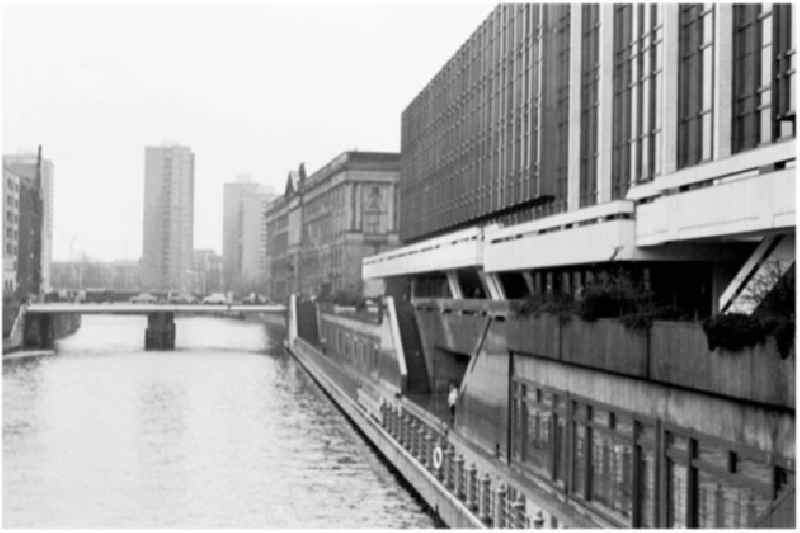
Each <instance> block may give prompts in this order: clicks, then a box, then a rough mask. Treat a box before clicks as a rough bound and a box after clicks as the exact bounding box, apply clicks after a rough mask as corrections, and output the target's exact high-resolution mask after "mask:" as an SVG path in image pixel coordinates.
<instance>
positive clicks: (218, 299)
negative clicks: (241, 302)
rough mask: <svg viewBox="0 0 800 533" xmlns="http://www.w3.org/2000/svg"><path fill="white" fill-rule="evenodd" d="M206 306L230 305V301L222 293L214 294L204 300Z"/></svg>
mask: <svg viewBox="0 0 800 533" xmlns="http://www.w3.org/2000/svg"><path fill="white" fill-rule="evenodd" d="M203 303H204V304H228V303H230V300H228V299H227V298H226V297H225V295H224V294H222V293H221V292H215V293H214V294H209V295H208V296H206V297H205V298H203Z"/></svg>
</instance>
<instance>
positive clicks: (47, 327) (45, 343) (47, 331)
mask: <svg viewBox="0 0 800 533" xmlns="http://www.w3.org/2000/svg"><path fill="white" fill-rule="evenodd" d="M38 320H39V343H38V345H39V348H43V349H47V350H50V349H52V348H53V346H55V341H56V333H55V328H54V327H53V324H54V322H55V317H54V316H53V315H39V317H38Z"/></svg>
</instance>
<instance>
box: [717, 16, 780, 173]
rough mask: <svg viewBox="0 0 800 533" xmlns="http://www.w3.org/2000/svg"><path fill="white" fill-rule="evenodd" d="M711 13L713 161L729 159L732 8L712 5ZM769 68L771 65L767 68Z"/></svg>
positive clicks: (731, 104)
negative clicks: (714, 11) (712, 28)
mask: <svg viewBox="0 0 800 533" xmlns="http://www.w3.org/2000/svg"><path fill="white" fill-rule="evenodd" d="M714 9H715V10H716V13H715V14H714V67H715V68H716V72H714V133H713V135H714V143H713V150H714V151H713V154H714V159H715V160H716V159H722V158H724V157H728V156H729V155H731V117H732V109H731V108H732V106H733V102H732V94H733V93H732V87H731V85H732V82H733V37H732V35H733V5H732V4H725V3H719V4H715V6H714ZM770 40H771V38H770ZM771 64H772V62H771V61H770V62H769V66H770V67H771ZM770 74H771V70H770ZM770 81H771V80H770ZM771 131H772V130H771V128H770V132H771Z"/></svg>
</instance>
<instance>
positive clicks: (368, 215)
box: [267, 152, 400, 298]
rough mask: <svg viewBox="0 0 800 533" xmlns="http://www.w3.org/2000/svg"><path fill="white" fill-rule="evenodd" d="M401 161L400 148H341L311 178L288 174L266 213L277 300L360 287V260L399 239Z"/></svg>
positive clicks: (300, 174) (357, 289)
mask: <svg viewBox="0 0 800 533" xmlns="http://www.w3.org/2000/svg"><path fill="white" fill-rule="evenodd" d="M399 165H400V157H399V154H396V153H383V152H344V153H342V154H340V155H339V156H337V157H336V158H334V159H333V160H331V161H330V162H329V163H328V164H326V165H325V166H324V167H322V168H321V169H319V170H318V171H317V172H315V173H313V174H312V175H311V176H309V177H306V176H305V171H304V169H303V168H302V167H301V170H300V171H298V172H297V173H291V174H290V176H289V179H288V182H287V186H286V192H285V194H284V197H283V198H282V199H279V200H277V201H275V202H274V203H273V204H271V206H270V210H269V211H268V213H267V220H268V223H267V239H268V251H267V253H268V256H269V257H270V280H271V289H272V290H273V291H274V296H273V298H285V297H286V296H287V294H288V292H298V293H302V294H304V295H307V296H320V295H322V294H334V293H336V292H337V291H348V292H355V293H359V294H360V293H362V292H363V290H364V286H363V283H362V279H361V260H362V258H363V257H365V256H368V255H373V254H375V253H379V252H380V251H383V250H388V249H391V248H393V247H395V246H397V245H398V243H399V241H398V236H397V206H396V200H395V197H396V188H397V182H398V179H399V175H400V172H399V170H400V168H399ZM286 291H288V292H286Z"/></svg>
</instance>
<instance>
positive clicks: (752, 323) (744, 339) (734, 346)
mask: <svg viewBox="0 0 800 533" xmlns="http://www.w3.org/2000/svg"><path fill="white" fill-rule="evenodd" d="M703 331H705V333H706V339H707V340H708V349H709V350H714V349H716V348H717V347H720V348H725V349H726V350H731V351H738V350H741V349H743V348H747V347H751V346H755V345H756V344H761V343H763V342H764V339H766V337H767V329H766V328H765V327H764V324H763V323H762V322H761V320H759V319H758V317H755V316H753V315H745V314H742V313H725V314H721V315H714V316H712V317H710V318H707V319H706V320H704V321H703Z"/></svg>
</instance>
